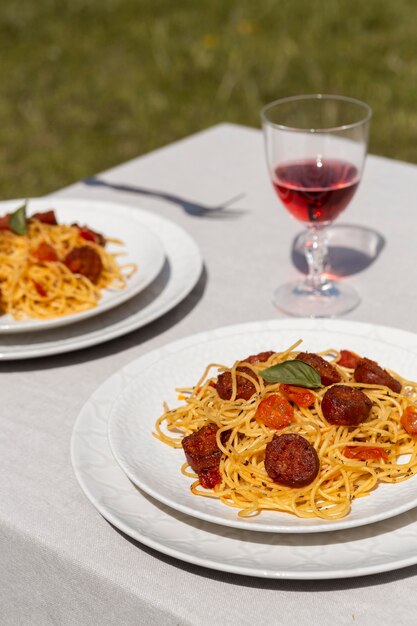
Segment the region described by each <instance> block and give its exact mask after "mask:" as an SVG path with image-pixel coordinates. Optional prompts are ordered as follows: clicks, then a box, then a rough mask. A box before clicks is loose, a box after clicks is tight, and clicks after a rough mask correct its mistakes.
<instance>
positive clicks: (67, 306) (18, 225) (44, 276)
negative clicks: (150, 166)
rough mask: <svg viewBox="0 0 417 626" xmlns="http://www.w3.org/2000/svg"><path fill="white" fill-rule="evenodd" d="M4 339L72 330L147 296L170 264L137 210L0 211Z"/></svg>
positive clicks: (101, 205) (44, 204)
mask: <svg viewBox="0 0 417 626" xmlns="http://www.w3.org/2000/svg"><path fill="white" fill-rule="evenodd" d="M0 261H1V263H0V313H2V314H1V315H0V333H17V332H31V331H38V330H44V329H49V328H55V327H57V326H63V325H67V324H71V323H74V322H77V321H80V320H83V319H86V318H89V317H92V316H94V315H99V314H100V313H102V312H104V311H107V310H109V309H111V308H113V307H116V306H119V305H120V304H122V303H124V302H126V301H127V300H129V299H130V298H132V297H133V296H135V295H136V294H138V293H139V292H140V291H142V290H143V289H145V288H146V287H147V286H148V285H149V284H150V283H151V282H152V281H153V280H154V279H155V278H156V277H157V275H158V274H159V272H160V270H161V269H162V267H163V264H164V261H165V252H164V248H163V246H162V244H161V242H160V240H159V239H158V237H157V236H156V235H155V234H154V233H153V232H151V231H150V230H149V229H147V228H146V227H144V226H143V224H142V223H141V222H140V220H137V219H136V218H135V208H134V207H129V206H126V205H119V204H114V203H110V202H98V201H90V200H84V199H71V200H68V199H61V198H53V197H48V198H42V199H32V200H29V201H23V200H13V201H7V202H1V203H0Z"/></svg>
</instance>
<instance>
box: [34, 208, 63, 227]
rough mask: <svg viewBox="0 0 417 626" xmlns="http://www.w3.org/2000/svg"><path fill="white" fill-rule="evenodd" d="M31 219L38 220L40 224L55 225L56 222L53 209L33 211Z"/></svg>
mask: <svg viewBox="0 0 417 626" xmlns="http://www.w3.org/2000/svg"><path fill="white" fill-rule="evenodd" d="M32 219H33V220H38V222H42V224H49V225H50V226H56V225H57V224H58V222H57V219H56V216H55V211H53V210H51V211H43V212H42V213H34V214H33V215H32Z"/></svg>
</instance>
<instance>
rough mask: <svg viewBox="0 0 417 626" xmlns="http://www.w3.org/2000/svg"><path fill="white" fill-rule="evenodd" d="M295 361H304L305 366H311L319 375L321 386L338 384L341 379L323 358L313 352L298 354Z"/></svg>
mask: <svg viewBox="0 0 417 626" xmlns="http://www.w3.org/2000/svg"><path fill="white" fill-rule="evenodd" d="M296 359H297V360H298V361H304V363H307V365H311V367H314V369H315V370H316V371H317V372H318V373H319V374H320V378H321V384H322V385H324V386H325V387H327V386H328V385H334V384H335V383H340V381H341V380H342V377H341V376H340V374H339V372H338V371H337V369H336V368H335V367H334V366H333V365H332V364H331V363H329V362H328V361H326V360H325V359H323V357H321V356H319V355H318V354H314V353H313V352H300V353H299V354H298V355H297V356H296Z"/></svg>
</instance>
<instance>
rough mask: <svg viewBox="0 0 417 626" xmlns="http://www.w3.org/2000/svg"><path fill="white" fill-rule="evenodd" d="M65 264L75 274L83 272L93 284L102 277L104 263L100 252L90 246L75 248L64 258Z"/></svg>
mask: <svg viewBox="0 0 417 626" xmlns="http://www.w3.org/2000/svg"><path fill="white" fill-rule="evenodd" d="M64 263H65V265H66V266H67V267H68V269H69V270H71V272H73V273H74V274H82V275H83V276H85V277H86V278H88V279H89V280H91V282H92V283H93V284H96V283H97V281H98V279H99V278H100V274H101V272H102V269H103V263H102V260H101V258H100V255H99V254H98V252H96V251H95V250H94V249H93V248H91V247H90V246H80V247H78V248H73V249H72V250H71V252H69V253H68V254H67V256H66V257H65V260H64Z"/></svg>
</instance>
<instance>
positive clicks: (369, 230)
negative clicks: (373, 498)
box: [0, 124, 417, 626]
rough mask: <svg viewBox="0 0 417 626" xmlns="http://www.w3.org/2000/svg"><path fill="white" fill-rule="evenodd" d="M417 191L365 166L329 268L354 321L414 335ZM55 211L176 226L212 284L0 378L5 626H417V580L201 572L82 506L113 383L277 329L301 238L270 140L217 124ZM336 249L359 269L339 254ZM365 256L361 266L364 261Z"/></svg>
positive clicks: (73, 190) (398, 169)
mask: <svg viewBox="0 0 417 626" xmlns="http://www.w3.org/2000/svg"><path fill="white" fill-rule="evenodd" d="M138 148H139V149H140V147H138ZM416 175H417V167H416V166H414V165H410V164H407V163H400V162H397V161H392V160H389V159H385V158H381V157H376V156H369V158H368V161H367V165H366V170H365V175H364V178H363V182H362V184H361V186H360V188H359V190H358V193H357V195H356V196H355V198H354V200H353V202H352V204H351V206H350V207H349V209H348V210H347V211H346V213H345V214H343V215H342V216H341V218H340V220H339V224H338V225H337V226H335V230H334V233H335V234H334V236H335V240H334V241H333V244H334V245H335V246H338V250H336V252H338V254H337V255H335V256H334V257H333V261H334V262H335V264H336V265H337V264H338V265H337V267H338V271H340V273H342V274H349V278H348V280H349V282H350V283H351V284H352V285H353V286H354V287H355V288H356V289H357V290H358V291H359V293H360V294H361V295H362V302H361V304H360V306H359V307H358V308H357V309H356V310H354V311H352V312H351V313H350V314H349V315H347V316H346V319H351V320H360V321H369V322H374V323H377V324H385V325H389V326H396V327H399V328H403V329H405V330H410V331H414V332H416V331H417V321H416V317H415V310H416V307H417V290H415V289H413V279H412V276H413V275H412V273H411V271H410V270H411V269H412V268H413V266H414V263H415V242H414V237H413V233H414V232H415V230H416V228H417V217H415V215H416V214H415V212H414V211H413V207H412V199H413V197H414V192H415V180H416ZM58 195H59V196H60V197H69V198H71V197H72V198H76V197H79V198H91V199H107V200H112V201H116V202H123V203H127V204H130V205H132V206H138V207H142V208H144V209H147V210H149V211H151V212H154V213H155V214H158V215H161V216H164V217H166V218H169V219H171V220H173V221H174V222H176V223H177V224H179V225H180V226H182V227H183V228H184V229H186V230H187V231H188V232H189V233H190V234H191V235H192V236H193V237H194V239H195V240H196V241H197V243H198V245H199V246H200V249H201V251H202V254H203V257H204V260H205V271H204V273H203V275H202V276H201V278H200V280H199V282H198V284H197V285H196V287H195V289H194V290H193V291H192V293H191V294H190V295H189V296H188V297H187V298H186V300H184V301H183V302H182V303H181V304H180V305H178V306H177V307H176V308H175V309H174V310H172V311H171V312H169V313H167V314H166V315H165V316H163V317H162V318H161V319H159V320H157V321H155V322H153V323H151V324H149V325H148V326H146V327H144V328H142V329H140V330H138V331H136V332H133V333H130V334H129V335H126V336H124V337H121V338H119V339H116V340H113V341H111V342H108V343H104V344H102V345H99V346H96V347H94V348H88V349H85V350H81V351H78V352H74V353H70V354H65V355H60V356H54V357H47V358H43V359H34V360H30V361H14V362H3V363H0V372H1V381H2V408H1V411H0V420H1V428H0V477H1V480H0V501H1V506H0V546H1V547H0V549H1V559H0V580H1V581H2V584H1V586H0V623H1V624H5V625H7V626H12V625H26V624H28V625H29V624H30V625H36V626H38V625H39V626H43V625H44V624H45V625H49V624H54V625H55V624H59V625H73V624H74V625H75V624H77V625H80V624H91V625H95V624H97V625H98V624H100V626H103V625H106V624H123V625H131V624H132V625H133V624H147V625H152V624H158V625H161V624H164V625H165V624H181V625H183V624H184V625H185V624H252V623H274V624H294V625H295V624H296V625H297V626H300V625H304V624H311V623H313V624H315V623H317V624H318V623H320V624H321V625H324V626H325V625H327V624H329V625H330V624H332V625H334V624H366V625H373V624H375V625H376V624H378V625H379V626H380V625H381V624H389V623H393V622H394V620H395V622H396V623H397V624H408V623H412V622H413V621H415V609H416V608H417V606H416V605H417V602H416V600H415V593H414V586H415V577H416V576H417V566H412V567H408V568H405V569H401V570H398V571H395V572H390V573H385V574H379V575H373V576H368V577H362V578H353V579H346V580H336V581H290V580H282V581H274V580H263V579H256V578H247V577H243V576H238V575H232V574H227V573H217V572H215V571H211V570H206V569H204V568H201V567H198V566H193V565H189V564H186V563H182V562H180V561H178V560H176V559H173V558H170V557H167V556H163V555H161V554H159V553H157V552H155V551H153V550H152V549H149V548H146V547H144V546H143V545H141V544H139V543H136V542H135V541H133V540H131V539H129V538H127V537H126V536H124V535H123V534H122V533H120V532H119V531H117V530H116V529H115V528H113V527H112V526H111V525H110V524H108V523H107V522H106V521H105V520H104V519H103V518H102V517H101V516H100V515H99V514H98V512H97V511H96V510H95V509H94V508H93V507H92V505H91V504H90V503H89V501H88V500H87V499H86V498H85V496H84V494H83V493H82V492H81V490H80V488H79V485H78V483H77V481H76V479H75V477H74V474H73V471H72V467H71V462H70V453H69V444H70V438H71V431H72V428H73V425H74V422H75V420H76V418H77V415H78V413H79V411H80V409H81V407H82V406H83V404H84V403H85V402H86V401H87V399H88V398H89V397H90V395H91V394H92V393H93V392H94V390H95V389H96V388H97V387H98V386H99V385H100V384H101V383H102V382H103V381H105V380H106V379H107V378H108V377H109V376H110V375H111V374H112V373H113V372H115V371H116V370H118V369H119V368H121V367H123V366H124V365H126V364H127V363H129V362H130V361H132V360H133V359H135V358H137V357H139V356H141V355H143V354H145V353H146V352H148V351H149V350H151V349H153V348H156V347H160V346H162V345H164V344H166V343H168V342H170V341H173V340H175V339H179V338H182V337H185V336H187V335H189V334H192V333H195V332H199V331H201V330H203V329H212V328H216V327H219V326H224V325H228V324H236V323H239V322H247V321H253V320H263V319H265V320H267V319H273V318H279V317H283V316H281V315H280V314H279V313H277V311H276V310H275V308H274V307H273V305H272V302H271V293H272V291H273V289H274V287H275V286H277V285H278V284H279V283H280V282H282V281H284V280H286V279H287V278H291V277H293V276H295V275H296V273H297V269H296V268H297V267H299V268H301V266H302V261H301V260H300V256H299V254H298V252H297V248H296V245H295V248H294V249H293V251H292V253H291V244H292V242H293V241H295V244H296V242H297V236H298V234H299V233H300V226H299V224H297V223H296V222H295V221H292V220H291V219H290V218H289V217H288V215H287V214H286V213H285V211H284V210H282V209H281V208H280V207H279V204H278V201H277V199H276V197H275V195H274V192H273V190H272V187H271V185H270V182H269V179H268V175H267V171H266V166H265V160H264V155H263V145H262V138H261V134H260V131H259V130H256V129H250V128H246V127H241V126H237V125H233V124H221V125H218V126H215V127H213V128H210V129H208V130H206V131H203V132H201V133H198V134H196V135H194V136H191V137H188V138H185V139H183V140H181V141H179V142H177V143H175V144H173V145H170V146H167V147H164V148H161V149H159V150H156V151H155V152H153V153H151V154H148V155H145V156H143V157H140V158H137V159H134V160H132V161H129V162H127V163H125V164H123V165H120V166H118V167H116V168H114V169H112V170H110V171H108V172H105V173H103V174H99V175H97V176H95V177H92V178H90V179H87V180H86V181H82V182H79V183H77V184H74V185H72V186H71V187H68V188H66V189H64V190H62V191H60V192H59V194H58ZM223 205H224V206H225V208H224V209H223V210H222V211H212V212H210V211H209V210H207V209H210V208H213V207H217V206H223ZM410 235H411V236H410ZM342 236H344V237H346V236H348V237H349V240H350V243H349V247H350V248H353V249H355V247H356V249H357V253H354V252H352V250H350V251H349V250H346V249H345V250H343V249H341V247H340V239H341V237H342ZM364 247H365V249H367V254H366V255H363V254H360V253H359V251H360V250H362V251H363V249H364ZM260 272H261V276H262V281H259V275H260ZM393 599H395V601H393Z"/></svg>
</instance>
